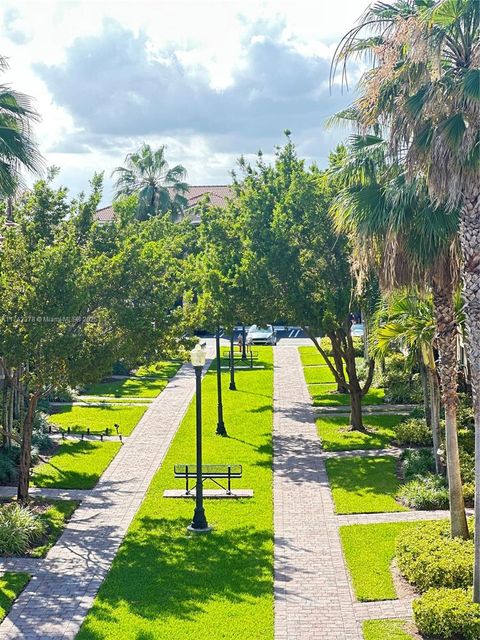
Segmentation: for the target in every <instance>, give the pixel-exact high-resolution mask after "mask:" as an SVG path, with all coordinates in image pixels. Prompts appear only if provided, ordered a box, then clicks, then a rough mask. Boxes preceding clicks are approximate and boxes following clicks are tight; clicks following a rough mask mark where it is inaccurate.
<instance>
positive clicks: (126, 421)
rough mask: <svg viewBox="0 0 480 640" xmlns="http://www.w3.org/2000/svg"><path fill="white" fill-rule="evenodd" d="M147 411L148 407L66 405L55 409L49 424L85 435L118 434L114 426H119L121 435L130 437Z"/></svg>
mask: <svg viewBox="0 0 480 640" xmlns="http://www.w3.org/2000/svg"><path fill="white" fill-rule="evenodd" d="M145 411H146V406H139V407H134V406H117V405H111V404H105V405H102V406H101V407H97V406H95V407H83V406H81V405H65V406H62V407H56V408H55V413H53V414H52V415H51V416H49V422H51V423H52V424H54V425H55V426H57V427H58V428H59V429H63V430H67V428H68V427H70V430H71V431H72V432H78V433H85V432H86V430H87V429H90V433H105V429H109V431H110V433H111V434H115V433H116V431H115V428H114V424H118V425H120V429H119V433H121V434H122V435H124V436H129V435H130V434H131V433H132V431H133V429H134V428H135V427H136V425H137V423H138V421H139V420H140V418H141V417H142V416H143V414H144V413H145Z"/></svg>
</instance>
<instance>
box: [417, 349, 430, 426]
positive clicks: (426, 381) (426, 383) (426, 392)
mask: <svg viewBox="0 0 480 640" xmlns="http://www.w3.org/2000/svg"><path fill="white" fill-rule="evenodd" d="M420 377H421V379H422V394H423V410H424V412H425V422H426V423H427V427H430V428H432V413H431V409H430V407H431V405H432V385H431V380H430V372H429V370H428V369H427V367H426V366H425V364H424V363H423V362H420Z"/></svg>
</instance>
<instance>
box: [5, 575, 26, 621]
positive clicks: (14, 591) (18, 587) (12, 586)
mask: <svg viewBox="0 0 480 640" xmlns="http://www.w3.org/2000/svg"><path fill="white" fill-rule="evenodd" d="M29 580H30V576H29V575H28V573H12V572H11V571H6V572H5V573H4V574H3V575H2V576H0V621H2V620H3V619H4V618H5V616H6V615H7V613H8V612H9V611H10V609H11V607H12V604H13V603H14V602H15V600H16V599H17V598H18V596H19V595H20V594H21V593H22V591H23V590H24V589H25V587H26V586H27V584H28V582H29Z"/></svg>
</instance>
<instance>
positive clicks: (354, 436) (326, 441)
mask: <svg viewBox="0 0 480 640" xmlns="http://www.w3.org/2000/svg"><path fill="white" fill-rule="evenodd" d="M401 420H402V416H396V415H391V414H390V415H385V416H364V424H365V428H366V429H367V433H362V432H361V431H350V430H349V427H348V425H349V421H348V418H347V417H341V416H332V417H330V416H322V417H320V418H318V419H317V421H316V423H317V428H318V432H319V435H320V438H321V439H322V447H323V449H324V450H325V451H353V450H355V449H384V448H386V447H388V446H389V445H390V443H391V442H392V440H393V438H394V436H395V425H397V424H398V423H399V422H400V421H401Z"/></svg>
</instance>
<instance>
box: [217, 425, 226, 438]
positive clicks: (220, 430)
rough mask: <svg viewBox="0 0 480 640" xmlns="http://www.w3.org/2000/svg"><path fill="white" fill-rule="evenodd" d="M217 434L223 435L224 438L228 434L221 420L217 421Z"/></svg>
mask: <svg viewBox="0 0 480 640" xmlns="http://www.w3.org/2000/svg"><path fill="white" fill-rule="evenodd" d="M215 433H216V434H217V436H223V437H224V438H225V437H226V436H227V435H228V433H227V430H226V429H225V424H224V423H223V422H217V429H216V431H215Z"/></svg>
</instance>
